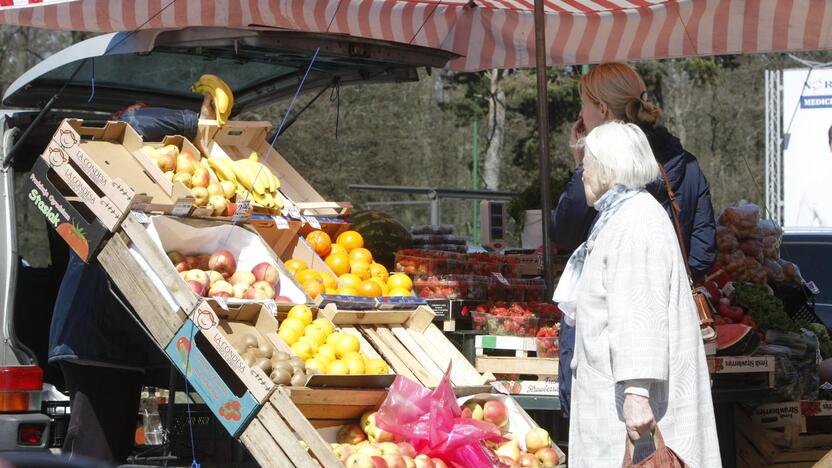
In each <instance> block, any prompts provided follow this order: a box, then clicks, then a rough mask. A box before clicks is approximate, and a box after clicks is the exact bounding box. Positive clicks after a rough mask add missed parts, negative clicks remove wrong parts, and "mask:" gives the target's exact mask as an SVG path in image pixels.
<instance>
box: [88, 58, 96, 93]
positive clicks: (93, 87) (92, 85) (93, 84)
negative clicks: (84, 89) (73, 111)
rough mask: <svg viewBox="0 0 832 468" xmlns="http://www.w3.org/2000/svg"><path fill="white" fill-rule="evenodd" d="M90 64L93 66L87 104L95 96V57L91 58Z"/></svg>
mask: <svg viewBox="0 0 832 468" xmlns="http://www.w3.org/2000/svg"><path fill="white" fill-rule="evenodd" d="M90 66H91V67H92V70H91V71H90V98H89V99H87V104H89V103H91V102H92V100H93V99H94V98H95V58H92V59H90Z"/></svg>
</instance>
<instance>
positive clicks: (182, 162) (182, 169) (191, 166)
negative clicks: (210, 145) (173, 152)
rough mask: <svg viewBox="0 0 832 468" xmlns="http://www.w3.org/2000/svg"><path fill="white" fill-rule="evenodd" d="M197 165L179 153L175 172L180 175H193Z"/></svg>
mask: <svg viewBox="0 0 832 468" xmlns="http://www.w3.org/2000/svg"><path fill="white" fill-rule="evenodd" d="M197 167H198V164H197V163H196V161H194V160H193V159H191V158H189V157H188V156H187V155H184V154H182V153H179V156H177V157H176V172H177V173H180V174H184V173H187V174H193V173H194V171H195V170H196V168H197Z"/></svg>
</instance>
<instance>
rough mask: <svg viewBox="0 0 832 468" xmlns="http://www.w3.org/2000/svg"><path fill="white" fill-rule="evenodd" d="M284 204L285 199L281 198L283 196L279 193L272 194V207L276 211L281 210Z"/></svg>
mask: <svg viewBox="0 0 832 468" xmlns="http://www.w3.org/2000/svg"><path fill="white" fill-rule="evenodd" d="M285 204H286V199H285V198H283V194H282V193H280V192H275V193H274V207H275V208H277V209H278V210H282V209H283V205H285Z"/></svg>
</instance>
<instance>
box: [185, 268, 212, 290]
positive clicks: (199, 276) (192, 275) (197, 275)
mask: <svg viewBox="0 0 832 468" xmlns="http://www.w3.org/2000/svg"><path fill="white" fill-rule="evenodd" d="M185 281H196V282H197V283H199V284H201V285H202V289H203V290H207V289H208V286H209V283H208V275H207V274H206V273H205V272H204V271H202V270H188V271H187V272H186V273H185Z"/></svg>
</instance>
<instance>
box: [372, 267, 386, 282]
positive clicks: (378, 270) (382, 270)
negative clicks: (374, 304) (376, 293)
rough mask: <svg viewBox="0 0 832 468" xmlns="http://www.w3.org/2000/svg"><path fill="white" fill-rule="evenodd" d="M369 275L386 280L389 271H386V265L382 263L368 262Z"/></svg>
mask: <svg viewBox="0 0 832 468" xmlns="http://www.w3.org/2000/svg"><path fill="white" fill-rule="evenodd" d="M370 276H372V277H373V278H379V279H381V280H382V281H384V282H386V281H387V279H388V278H389V277H390V273H388V272H387V267H385V266H384V265H382V264H381V263H375V262H373V263H371V264H370Z"/></svg>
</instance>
